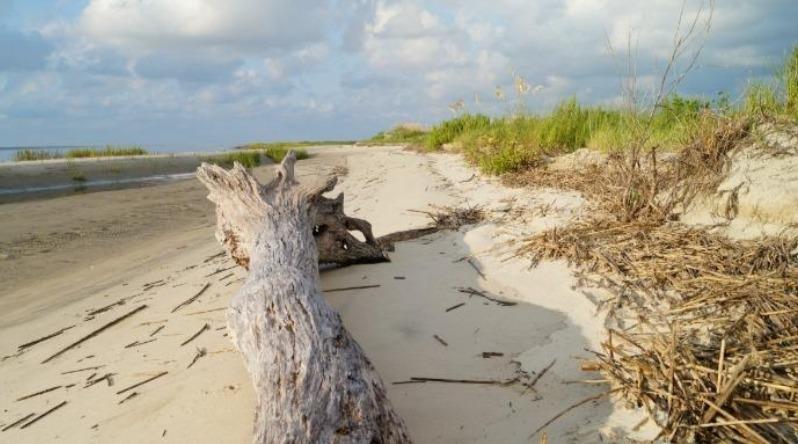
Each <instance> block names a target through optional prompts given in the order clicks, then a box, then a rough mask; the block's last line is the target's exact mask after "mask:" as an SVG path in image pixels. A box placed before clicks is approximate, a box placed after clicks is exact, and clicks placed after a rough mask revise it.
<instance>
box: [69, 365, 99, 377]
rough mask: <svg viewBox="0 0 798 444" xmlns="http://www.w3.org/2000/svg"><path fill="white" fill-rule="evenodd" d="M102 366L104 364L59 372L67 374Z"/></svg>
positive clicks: (96, 368)
mask: <svg viewBox="0 0 798 444" xmlns="http://www.w3.org/2000/svg"><path fill="white" fill-rule="evenodd" d="M103 367H105V365H96V366H94V367H84V368H79V369H77V370H69V371H66V372H61V374H62V375H68V374H70V373H79V372H85V371H89V370H98V369H101V368H103Z"/></svg>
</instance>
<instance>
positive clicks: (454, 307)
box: [446, 302, 465, 313]
mask: <svg viewBox="0 0 798 444" xmlns="http://www.w3.org/2000/svg"><path fill="white" fill-rule="evenodd" d="M463 305H465V302H461V303H459V304H457V305H452V306H451V307H449V308H447V309H446V312H447V313H448V312H450V311H452V310H456V309H458V308H460V307H462V306H463Z"/></svg>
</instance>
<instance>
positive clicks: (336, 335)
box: [197, 153, 410, 444]
mask: <svg viewBox="0 0 798 444" xmlns="http://www.w3.org/2000/svg"><path fill="white" fill-rule="evenodd" d="M295 161H296V158H295V156H294V154H293V153H289V154H288V155H287V156H286V157H285V159H284V160H283V162H282V163H281V164H280V166H279V167H277V171H276V178H275V179H274V180H273V181H271V182H270V183H269V184H266V185H261V184H260V183H258V181H257V180H255V178H254V177H252V176H251V175H250V174H249V172H247V170H246V169H244V168H243V167H242V166H241V165H240V164H235V165H234V167H233V169H232V170H230V171H227V170H224V169H222V168H220V167H217V166H214V165H208V164H203V165H202V166H201V167H200V168H199V170H198V171H197V177H198V178H199V179H200V181H201V182H202V183H203V184H205V186H206V187H208V189H209V190H210V194H209V196H208V198H209V199H210V200H211V201H213V202H214V203H215V204H216V214H217V232H216V235H217V239H218V240H219V241H220V242H222V243H223V245H224V246H225V247H226V248H227V250H228V251H229V252H230V254H231V256H233V258H234V259H235V260H236V262H237V263H238V264H239V265H242V266H244V267H246V268H247V269H248V270H249V276H248V278H247V279H246V281H245V282H244V284H243V286H242V287H241V289H240V290H239V291H238V293H236V294H235V296H233V298H232V299H231V301H230V308H229V310H228V315H227V317H228V331H229V332H230V337H231V339H232V340H233V343H234V344H235V346H236V348H237V349H238V350H239V352H240V353H241V355H242V357H243V358H244V362H245V364H246V366H247V370H248V371H249V374H250V376H251V378H252V383H253V386H254V388H255V395H256V410H255V427H254V429H255V436H254V442H255V443H259V444H265V443H272V442H303V443H305V442H340V443H360V442H379V443H385V444H388V443H405V442H409V441H410V438H409V436H408V435H407V432H406V430H405V426H404V423H403V422H402V420H401V419H400V418H399V416H398V415H396V413H395V412H394V410H393V408H392V406H391V404H390V402H389V401H388V398H387V395H386V389H385V386H384V384H383V383H382V380H381V379H380V377H379V375H377V372H376V371H375V370H374V367H373V365H372V364H371V362H370V361H369V360H368V359H367V358H366V357H365V355H364V354H363V350H362V349H361V348H360V346H359V345H358V344H357V343H356V342H355V340H354V339H353V338H352V336H351V335H350V334H349V332H348V331H347V330H346V328H344V326H343V323H342V321H341V317H340V316H339V315H338V313H336V312H335V310H333V309H332V307H330V305H329V304H328V303H327V302H326V300H325V299H324V297H323V293H322V292H321V290H320V288H321V287H320V279H319V263H320V262H322V263H326V262H332V263H335V264H338V265H345V264H351V263H368V262H379V261H385V260H386V258H385V257H384V255H383V253H382V250H381V248H380V247H379V246H378V245H377V244H376V241H375V239H374V237H373V235H372V233H371V227H370V225H369V224H368V222H366V221H363V220H359V219H354V218H349V217H347V216H345V215H344V213H343V194H341V195H339V196H338V197H336V198H335V199H329V198H326V197H324V196H322V194H323V193H324V192H327V191H330V190H332V188H333V187H334V185H335V178H334V177H333V178H331V179H330V180H328V181H327V182H326V183H324V184H322V185H320V186H316V187H312V188H311V187H308V188H303V187H300V186H299V185H298V184H297V182H296V179H295V176H294V162H295ZM353 229H354V230H359V231H361V232H362V233H363V235H364V237H365V239H366V242H361V241H359V240H357V239H356V238H355V237H354V236H352V235H351V234H350V233H349V230H353ZM339 291H343V290H339Z"/></svg>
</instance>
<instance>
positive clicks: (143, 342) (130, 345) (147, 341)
mask: <svg viewBox="0 0 798 444" xmlns="http://www.w3.org/2000/svg"><path fill="white" fill-rule="evenodd" d="M156 339H158V338H152V339H148V340H146V341H141V342H139V341H138V340H136V341H133V342H131V343H130V344H128V345H126V346H125V348H133V347H138V346H139V345H144V344H149V343H150V342H153V341H155V340H156Z"/></svg>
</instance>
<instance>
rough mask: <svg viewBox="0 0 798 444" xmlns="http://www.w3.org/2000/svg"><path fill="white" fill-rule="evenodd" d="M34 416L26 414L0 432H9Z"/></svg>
mask: <svg viewBox="0 0 798 444" xmlns="http://www.w3.org/2000/svg"><path fill="white" fill-rule="evenodd" d="M34 415H36V413H35V412H34V413H28V414H27V415H25V416H23V417H22V418H19V419H18V420H16V421H14V422H12V423H11V424H9V425H7V426H5V427H3V428H2V429H0V432H6V431H8V430H11V429H13V428H14V427H16V426H18V425H20V424H22V423H23V422H25V421H27V420H29V419H30V418H33V416H34Z"/></svg>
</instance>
